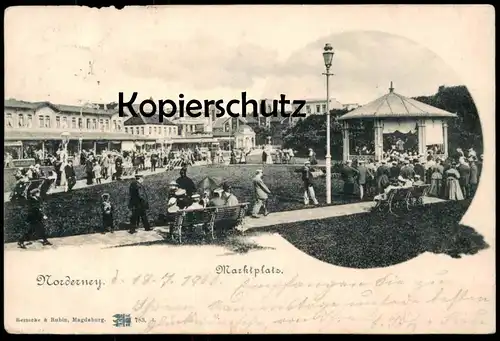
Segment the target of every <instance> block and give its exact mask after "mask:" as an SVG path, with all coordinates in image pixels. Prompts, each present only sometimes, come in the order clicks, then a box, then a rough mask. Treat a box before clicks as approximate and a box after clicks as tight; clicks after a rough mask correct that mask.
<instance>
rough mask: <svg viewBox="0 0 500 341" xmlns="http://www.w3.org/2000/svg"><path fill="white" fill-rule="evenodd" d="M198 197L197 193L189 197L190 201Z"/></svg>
mask: <svg viewBox="0 0 500 341" xmlns="http://www.w3.org/2000/svg"><path fill="white" fill-rule="evenodd" d="M199 197H200V195H199V194H198V193H195V194H193V195H192V196H191V198H192V199H198V198H199Z"/></svg>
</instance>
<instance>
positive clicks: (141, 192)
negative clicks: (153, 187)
mask: <svg viewBox="0 0 500 341" xmlns="http://www.w3.org/2000/svg"><path fill="white" fill-rule="evenodd" d="M143 181H144V177H143V176H142V175H140V174H137V175H136V176H135V180H133V181H132V183H131V184H130V188H129V195H130V200H129V205H128V208H129V209H130V210H131V211H132V217H131V218H130V225H131V226H130V231H129V232H130V233H135V232H136V229H137V228H138V227H139V221H141V220H142V224H143V225H144V230H145V231H150V230H151V226H150V225H149V222H148V217H147V210H148V209H149V201H148V196H147V193H146V189H145V188H144V185H143V184H142V183H143Z"/></svg>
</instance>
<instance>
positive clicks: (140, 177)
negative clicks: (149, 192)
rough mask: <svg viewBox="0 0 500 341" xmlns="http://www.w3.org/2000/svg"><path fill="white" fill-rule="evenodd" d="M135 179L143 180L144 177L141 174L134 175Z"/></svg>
mask: <svg viewBox="0 0 500 341" xmlns="http://www.w3.org/2000/svg"><path fill="white" fill-rule="evenodd" d="M135 178H136V179H142V178H144V175H142V174H136V175H135Z"/></svg>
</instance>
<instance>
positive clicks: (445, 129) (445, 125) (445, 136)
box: [443, 120, 448, 158]
mask: <svg viewBox="0 0 500 341" xmlns="http://www.w3.org/2000/svg"><path fill="white" fill-rule="evenodd" d="M443 149H444V151H443V152H444V156H445V157H446V158H447V157H448V122H446V121H444V120H443Z"/></svg>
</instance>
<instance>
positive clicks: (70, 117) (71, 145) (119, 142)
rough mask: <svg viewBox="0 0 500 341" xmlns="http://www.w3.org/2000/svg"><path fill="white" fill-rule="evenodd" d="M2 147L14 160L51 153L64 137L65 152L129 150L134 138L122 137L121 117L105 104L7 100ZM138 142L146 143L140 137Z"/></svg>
mask: <svg viewBox="0 0 500 341" xmlns="http://www.w3.org/2000/svg"><path fill="white" fill-rule="evenodd" d="M4 115H5V121H4V127H5V138H4V146H5V149H6V151H8V152H10V153H11V155H13V156H14V158H17V159H25V158H31V157H33V153H34V152H35V151H37V150H42V151H43V153H44V155H48V154H49V153H54V152H55V151H56V150H57V148H58V147H59V145H60V144H61V140H62V137H63V133H65V134H64V135H66V136H68V138H69V142H68V152H69V154H70V155H75V154H76V153H78V152H79V151H80V150H81V149H87V150H94V151H95V152H96V153H99V152H100V151H101V150H103V149H108V150H111V149H116V150H121V149H130V148H131V146H133V141H134V140H135V139H137V137H133V136H131V135H129V134H126V133H125V131H124V124H123V118H122V117H120V116H119V115H118V111H117V110H116V108H108V107H106V105H102V104H101V105H86V106H76V105H64V104H53V103H50V102H27V101H19V100H15V99H7V100H5V103H4ZM138 139H139V140H150V138H148V137H146V136H141V137H140V138H138Z"/></svg>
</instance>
